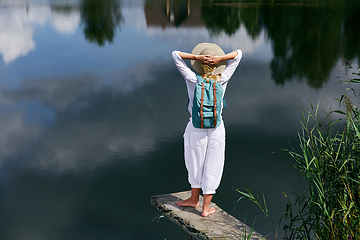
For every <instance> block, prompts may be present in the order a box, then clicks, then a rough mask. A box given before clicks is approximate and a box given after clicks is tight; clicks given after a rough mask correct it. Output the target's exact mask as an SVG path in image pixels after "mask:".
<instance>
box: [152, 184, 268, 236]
mask: <svg viewBox="0 0 360 240" xmlns="http://www.w3.org/2000/svg"><path fill="white" fill-rule="evenodd" d="M190 195H191V192H190V191H185V192H178V193H170V194H165V195H158V196H153V197H151V204H152V205H154V206H155V207H156V208H157V209H158V210H159V211H160V212H161V213H162V214H163V215H165V216H166V217H167V218H169V219H170V220H171V221H173V222H174V223H176V224H177V225H178V226H180V227H181V228H182V229H183V230H184V231H185V232H187V233H188V234H189V235H191V236H192V237H193V238H195V239H214V240H215V239H217V240H220V239H226V240H231V239H236V240H239V239H245V238H242V237H241V236H244V234H245V232H246V236H248V234H249V233H250V231H251V228H250V227H249V226H247V225H246V224H244V223H242V222H240V221H239V220H238V219H236V218H234V217H233V216H231V215H230V214H228V213H227V212H225V211H224V210H222V209H221V208H220V207H218V206H217V205H216V204H215V203H211V204H210V207H213V208H215V209H216V213H214V214H212V215H210V216H208V217H202V216H201V212H202V207H201V206H202V201H203V198H202V196H200V206H199V207H197V208H192V207H181V206H178V205H177V204H176V202H177V201H181V200H185V199H188V198H189V197H190ZM246 239H247V238H246ZM251 239H252V240H260V239H265V237H263V236H262V235H261V234H260V233H257V232H255V231H252V236H251Z"/></svg>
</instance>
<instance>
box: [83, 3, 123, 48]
mask: <svg viewBox="0 0 360 240" xmlns="http://www.w3.org/2000/svg"><path fill="white" fill-rule="evenodd" d="M80 11H81V20H82V22H83V24H84V34H85V38H86V39H87V40H89V41H90V42H92V43H97V44H98V45H99V46H103V45H104V44H105V42H106V41H108V42H109V43H111V42H112V41H113V39H114V36H115V31H116V28H117V27H120V23H121V22H122V21H123V16H122V13H121V6H120V2H119V1H113V0H83V1H82V2H81V5H80Z"/></svg>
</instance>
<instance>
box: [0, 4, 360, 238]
mask: <svg viewBox="0 0 360 240" xmlns="http://www.w3.org/2000/svg"><path fill="white" fill-rule="evenodd" d="M211 2H212V3H210V1H190V0H189V1H186V0H177V1H175V0H173V1H170V0H169V1H165V0H164V1H140V0H139V1H125V0H123V1H110V0H102V1H98V0H79V1H67V0H54V1H51V0H49V1H45V0H34V1H31V0H29V1H24V0H17V1H4V0H0V33H1V34H0V56H1V57H0V216H1V217H0V228H1V229H2V230H1V231H0V239H11V240H14V239H53V240H56V239H87V240H88V239H165V238H166V239H186V237H185V236H184V235H183V233H182V232H181V230H180V229H179V228H178V227H177V226H176V225H175V224H173V223H172V222H170V221H168V220H167V219H164V218H163V219H160V220H159V222H158V224H157V222H156V221H155V222H153V223H151V224H150V222H151V220H152V219H153V218H155V217H156V216H157V215H158V212H157V211H156V209H155V208H154V207H153V206H151V204H150V197H151V196H153V195H158V194H165V193H170V192H178V191H184V190H188V189H189V185H188V183H187V176H186V169H185V166H184V162H183V143H182V134H183V131H184V128H185V126H186V123H187V121H188V118H189V114H188V113H187V112H186V104H187V95H186V87H185V84H184V81H183V79H182V77H181V75H180V74H179V73H178V71H177V69H176V68H175V66H174V64H173V61H172V59H171V52H172V51H173V50H181V51H188V52H189V51H191V50H192V48H193V47H194V46H195V45H196V44H197V43H199V42H215V43H217V44H219V45H220V46H221V47H222V48H223V49H224V51H225V52H230V51H232V50H234V49H241V50H242V51H243V59H242V61H241V63H240V65H239V67H238V69H237V71H236V72H235V74H234V76H233V78H232V79H231V81H230V83H229V87H228V89H227V93H226V101H227V105H228V109H227V110H225V111H224V113H223V117H224V121H225V125H226V130H227V148H226V164H225V170H224V176H223V180H222V183H221V185H220V188H219V189H218V192H217V194H216V195H215V197H214V201H215V202H216V203H217V204H218V205H219V206H220V207H222V208H223V209H224V210H226V211H228V212H229V213H230V214H232V215H233V216H235V217H236V218H238V219H240V220H242V221H246V222H247V223H248V224H249V225H252V223H253V221H254V219H255V218H256V222H255V225H254V227H255V229H256V230H257V231H259V232H261V233H263V234H267V233H269V232H270V231H269V229H268V223H267V221H266V219H265V218H264V217H263V216H262V214H261V212H260V211H259V209H257V207H256V206H254V205H253V204H251V203H249V202H247V201H245V200H242V201H240V202H239V203H236V201H237V199H238V198H239V197H240V196H239V195H238V194H237V193H236V192H235V190H234V189H235V188H241V189H243V188H244V187H246V188H249V189H251V190H252V191H254V192H255V193H257V194H263V193H264V194H265V195H266V197H267V202H268V206H269V209H270V211H271V212H272V213H273V214H274V217H277V216H280V215H281V214H282V213H283V211H284V210H285V203H286V199H285V198H284V197H283V194H282V193H283V192H285V193H286V194H289V195H291V194H296V193H303V192H305V191H306V185H305V183H304V182H303V181H302V180H301V177H300V176H299V175H298V173H297V172H296V171H295V170H294V169H293V168H292V167H290V166H289V164H292V163H293V162H292V160H291V159H290V158H288V157H287V156H285V155H283V154H281V149H282V148H284V147H289V146H290V144H291V145H293V146H294V147H295V148H296V144H297V131H298V130H300V120H301V113H300V108H301V106H305V107H309V100H311V101H312V102H314V103H317V102H318V101H319V100H320V102H321V112H324V114H325V113H326V112H328V111H329V109H330V108H331V109H336V108H337V107H338V103H337V101H336V100H335V99H334V98H337V97H339V96H341V94H344V93H345V86H344V85H343V84H338V81H339V77H344V78H345V77H346V73H347V72H346V71H347V68H345V67H344V65H343V60H344V59H346V61H347V62H349V63H351V64H352V66H353V67H354V68H356V67H357V66H358V64H357V60H359V56H360V45H359V44H358V39H359V37H360V36H359V27H358V20H357V19H358V16H359V14H360V4H359V2H358V1H345V2H343V1H340V0H339V1H335V0H334V1H315V2H314V1H270V2H268V1H265V0H264V1H260V0H259V1H249V2H242V3H241V4H239V3H238V1H211ZM224 3H226V4H224ZM229 3H230V4H229ZM354 88H355V89H358V86H354ZM235 206H236V208H235V210H234V207H235ZM271 238H272V237H270V239H271Z"/></svg>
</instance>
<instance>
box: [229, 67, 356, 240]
mask: <svg viewBox="0 0 360 240" xmlns="http://www.w3.org/2000/svg"><path fill="white" fill-rule="evenodd" d="M344 67H345V72H346V73H347V72H348V71H349V70H353V69H352V67H351V65H350V64H349V63H348V62H345V61H344ZM352 74H353V75H355V76H354V77H352V78H350V80H347V79H346V80H343V81H341V82H342V83H345V84H351V83H353V84H359V83H360V69H359V70H358V71H357V72H353V73H352ZM346 90H347V92H351V93H350V94H346V95H342V96H341V97H340V98H339V99H337V100H338V101H339V107H340V108H341V109H340V110H334V111H330V113H329V114H328V115H327V116H326V117H325V118H324V120H319V119H320V118H321V117H320V116H319V103H318V104H317V105H316V106H315V105H313V104H312V103H311V109H310V110H307V109H305V108H303V110H302V117H303V120H302V122H301V124H302V129H301V131H300V132H299V133H298V137H299V146H300V153H298V152H295V150H294V148H292V147H291V148H290V149H287V148H286V149H283V151H284V152H285V153H286V154H287V155H288V156H290V157H291V158H292V159H293V160H295V164H294V165H292V166H293V167H295V168H296V169H297V170H299V172H300V173H301V175H302V177H303V178H304V179H305V180H306V181H307V182H308V191H307V193H304V194H301V195H297V196H293V197H289V196H287V195H286V194H285V193H284V196H285V197H286V198H287V201H288V202H287V204H286V212H285V213H284V214H283V215H282V216H281V217H280V218H278V219H276V220H273V219H271V218H270V213H269V211H268V209H267V206H266V200H265V196H262V197H259V196H258V195H256V196H255V195H254V194H253V193H252V192H251V191H250V190H249V189H246V190H245V191H241V190H239V189H236V191H237V192H238V193H240V195H242V196H241V197H240V198H239V199H238V201H240V200H241V199H244V198H245V199H248V200H250V201H251V202H253V203H255V204H257V205H258V206H259V207H260V209H261V210H262V212H263V213H264V214H265V216H266V218H267V219H268V220H269V222H270V225H271V228H272V232H273V233H274V235H275V238H276V239H278V229H279V228H280V227H282V228H283V230H284V236H283V239H321V240H340V239H341V240H355V239H360V109H359V108H358V107H357V104H358V103H357V104H354V100H353V99H354V97H350V96H349V95H351V96H355V97H356V96H357V95H356V91H355V90H354V89H353V88H347V89H346ZM333 115H335V116H334V117H335V118H336V120H335V121H333V120H331V117H332V116H333Z"/></svg>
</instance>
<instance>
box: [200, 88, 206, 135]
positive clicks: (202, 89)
mask: <svg viewBox="0 0 360 240" xmlns="http://www.w3.org/2000/svg"><path fill="white" fill-rule="evenodd" d="M204 91H205V86H204V83H203V82H202V83H201V98H200V102H201V104H200V127H201V128H204V112H203V108H204Z"/></svg>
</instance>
